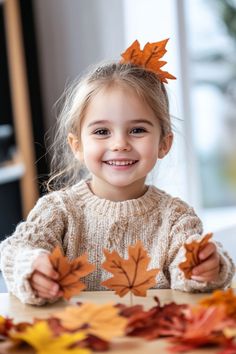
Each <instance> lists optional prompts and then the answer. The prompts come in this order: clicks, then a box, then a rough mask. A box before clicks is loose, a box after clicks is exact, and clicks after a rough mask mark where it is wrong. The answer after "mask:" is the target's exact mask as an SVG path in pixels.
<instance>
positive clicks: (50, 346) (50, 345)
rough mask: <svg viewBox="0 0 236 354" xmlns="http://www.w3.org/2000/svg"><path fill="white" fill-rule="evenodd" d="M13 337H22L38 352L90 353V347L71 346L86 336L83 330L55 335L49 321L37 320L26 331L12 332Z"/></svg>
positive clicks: (62, 353)
mask: <svg viewBox="0 0 236 354" xmlns="http://www.w3.org/2000/svg"><path fill="white" fill-rule="evenodd" d="M12 338H14V339H21V340H22V341H24V342H26V343H28V344H29V345H30V346H32V347H33V348H34V349H35V350H36V353H38V354H51V353H56V354H89V353H90V351H89V350H88V349H83V348H79V347H77V346H76V347H75V348H71V346H72V345H74V344H76V343H77V342H78V341H81V340H83V339H84V338H85V335H84V334H83V333H81V332H76V333H64V334H62V335H60V336H57V337H56V336H54V335H53V333H52V332H51V330H50V328H49V326H48V324H47V322H45V321H41V322H37V323H35V324H34V325H32V326H31V327H27V328H26V330H25V331H24V332H18V333H14V334H12Z"/></svg>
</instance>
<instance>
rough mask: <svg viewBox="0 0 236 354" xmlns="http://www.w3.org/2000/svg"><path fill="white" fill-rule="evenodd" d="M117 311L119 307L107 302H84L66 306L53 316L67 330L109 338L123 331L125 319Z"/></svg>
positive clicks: (122, 333)
mask: <svg viewBox="0 0 236 354" xmlns="http://www.w3.org/2000/svg"><path fill="white" fill-rule="evenodd" d="M119 311H120V310H119V308H117V307H114V305H113V304H109V303H108V304H104V305H97V304H93V303H85V304H82V305H80V306H68V307H66V308H65V310H63V311H60V312H56V313H54V314H53V317H54V318H57V319H59V320H60V323H61V325H62V326H63V328H65V329H67V330H70V331H75V330H79V331H81V332H82V333H84V334H87V335H88V334H89V335H94V336H97V337H99V338H102V339H104V340H110V339H112V338H113V337H117V336H122V335H124V333H125V328H126V325H127V319H126V318H124V317H122V316H120V315H119Z"/></svg>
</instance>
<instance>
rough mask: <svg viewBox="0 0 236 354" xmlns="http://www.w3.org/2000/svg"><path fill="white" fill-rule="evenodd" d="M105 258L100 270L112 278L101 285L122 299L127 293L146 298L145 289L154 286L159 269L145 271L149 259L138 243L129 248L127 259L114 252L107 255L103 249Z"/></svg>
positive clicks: (107, 252)
mask: <svg viewBox="0 0 236 354" xmlns="http://www.w3.org/2000/svg"><path fill="white" fill-rule="evenodd" d="M104 254H105V256H106V260H105V262H103V263H102V268H104V269H106V270H107V271H108V272H110V273H112V274H113V275H114V276H113V277H112V278H110V279H107V280H105V281H103V282H102V283H101V285H103V286H106V287H107V288H110V289H112V290H115V293H116V294H118V295H119V296H121V297H123V296H124V295H126V294H127V293H128V292H129V291H131V293H133V294H134V295H137V296H146V291H147V289H149V288H151V287H152V286H154V285H155V284H156V275H157V273H158V272H159V269H152V270H147V266H148V264H149V262H150V257H149V256H148V255H147V251H145V249H144V248H143V245H142V243H141V242H140V241H138V242H137V243H136V245H135V246H129V250H128V254H129V258H128V259H123V258H121V257H120V255H119V254H118V253H117V252H116V251H112V252H111V253H109V251H108V250H106V249H104Z"/></svg>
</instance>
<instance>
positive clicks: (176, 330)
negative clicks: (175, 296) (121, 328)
mask: <svg viewBox="0 0 236 354" xmlns="http://www.w3.org/2000/svg"><path fill="white" fill-rule="evenodd" d="M155 300H156V301H157V306H155V307H153V308H151V309H150V310H148V311H144V310H143V309H142V308H140V309H139V310H137V311H136V313H132V311H131V316H130V317H129V321H128V324H127V328H126V334H127V335H129V336H137V337H142V338H145V339H147V340H151V339H155V338H158V337H163V336H164V337H167V336H168V337H174V336H180V335H182V334H183V333H184V330H185V323H186V320H185V310H186V308H187V305H177V304H175V303H170V304H165V305H164V306H160V303H159V300H158V298H155ZM127 310H128V309H127ZM127 310H126V311H125V309H123V310H122V311H121V314H123V313H124V315H126V314H127V313H129V312H128V311H127Z"/></svg>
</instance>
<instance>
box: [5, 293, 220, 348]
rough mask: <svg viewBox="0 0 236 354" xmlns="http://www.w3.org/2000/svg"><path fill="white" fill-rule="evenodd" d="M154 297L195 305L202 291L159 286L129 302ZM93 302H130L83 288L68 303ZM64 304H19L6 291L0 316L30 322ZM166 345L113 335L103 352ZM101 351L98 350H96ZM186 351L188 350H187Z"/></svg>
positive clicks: (150, 301) (145, 302) (149, 302)
mask: <svg viewBox="0 0 236 354" xmlns="http://www.w3.org/2000/svg"><path fill="white" fill-rule="evenodd" d="M154 296H158V298H159V299H160V301H161V304H162V305H163V304H164V303H169V302H172V301H174V302H176V303H179V304H181V303H187V304H196V303H197V301H198V300H199V299H200V298H202V297H203V296H206V294H189V293H183V292H180V291H176V290H169V289H161V290H159V289H158V290H149V291H148V294H147V297H145V298H142V297H133V305H135V304H143V305H144V307H145V308H146V309H148V308H150V307H152V306H154V305H155V302H154V299H153V297H154ZM76 301H82V302H94V303H97V304H104V303H107V302H111V301H112V302H114V303H118V302H119V303H125V304H128V305H129V304H130V296H129V295H127V296H125V297H124V298H120V297H118V296H116V295H115V294H114V293H113V292H112V291H83V292H82V293H81V294H80V295H79V296H77V297H74V298H73V300H72V301H71V302H70V304H71V303H75V302H76ZM66 306H68V302H64V301H62V300H61V301H58V302H57V303H55V304H52V305H45V306H41V307H38V306H37V307H36V306H31V305H25V304H22V303H21V302H20V301H19V300H18V299H17V298H16V297H15V296H13V295H10V294H8V293H2V294H0V315H2V316H8V317H11V318H13V319H14V321H15V322H21V321H32V319H33V318H35V317H37V318H47V317H48V315H50V314H52V313H53V312H56V311H58V310H59V309H62V308H64V307H66ZM168 346H170V344H169V343H167V342H166V341H165V340H164V339H158V340H153V341H145V340H143V339H141V338H129V337H125V338H117V339H114V340H113V341H112V345H111V350H109V351H108V352H106V353H113V354H144V353H145V354H146V353H148V354H154V353H155V354H157V353H161V354H165V353H168V352H169V351H168V350H167V349H166V348H168ZM99 353H102V352H99ZM189 353H190V352H189ZM191 353H193V354H206V353H209V354H211V353H219V348H218V349H209V348H208V349H201V350H195V351H191Z"/></svg>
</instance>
